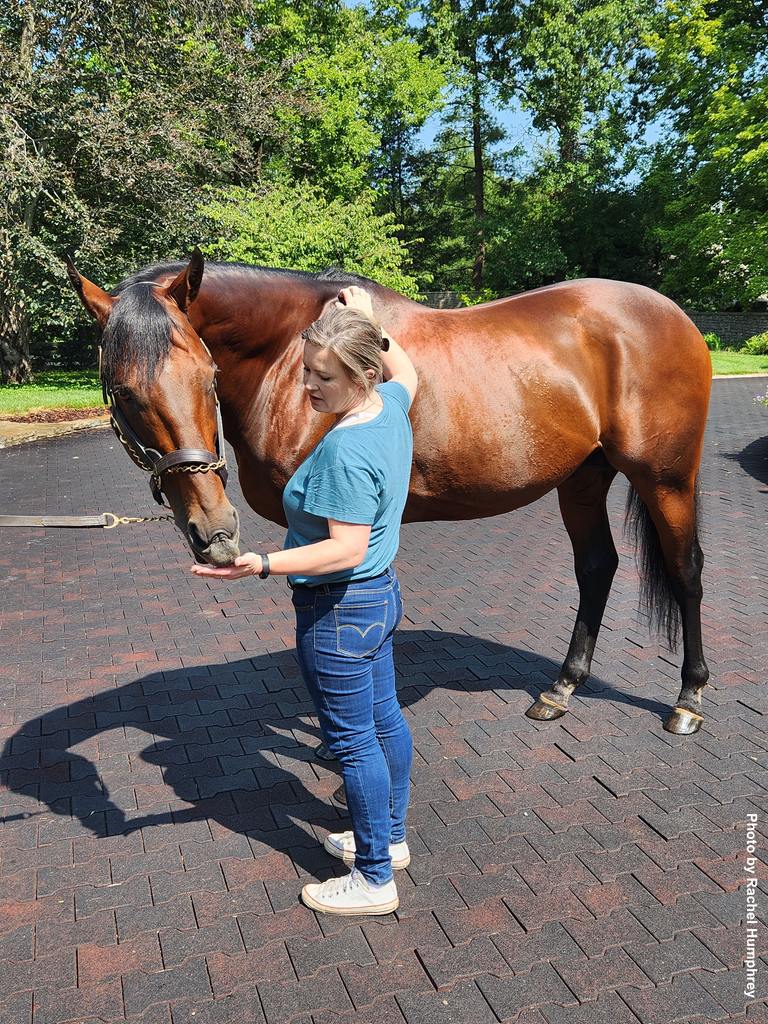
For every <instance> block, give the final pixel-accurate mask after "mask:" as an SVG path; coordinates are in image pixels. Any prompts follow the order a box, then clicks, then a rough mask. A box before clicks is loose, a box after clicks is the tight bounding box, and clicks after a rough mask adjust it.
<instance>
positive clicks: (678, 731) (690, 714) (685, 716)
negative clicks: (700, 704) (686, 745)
mask: <svg viewBox="0 0 768 1024" xmlns="http://www.w3.org/2000/svg"><path fill="white" fill-rule="evenodd" d="M703 722H704V717H703V715H698V714H696V712H695V711H686V709H685V708H672V711H671V712H670V714H669V717H668V718H667V720H666V721H665V722H664V728H665V729H666V730H667V732H673V733H674V734H675V735H676V736H692V735H693V734H694V733H695V732H698V731H699V729H700V728H701V726H702V724H703Z"/></svg>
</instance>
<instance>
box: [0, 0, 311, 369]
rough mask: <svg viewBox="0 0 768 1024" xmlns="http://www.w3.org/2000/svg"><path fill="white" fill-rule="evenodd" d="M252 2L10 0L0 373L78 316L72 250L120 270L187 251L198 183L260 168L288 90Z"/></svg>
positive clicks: (26, 363) (4, 71) (1, 178)
mask: <svg viewBox="0 0 768 1024" xmlns="http://www.w3.org/2000/svg"><path fill="white" fill-rule="evenodd" d="M256 8H258V0H221V2H220V3H217V4H216V5H214V4H213V3H207V2H205V0H193V2H192V3H190V4H187V5H183V7H181V8H180V7H179V5H177V4H176V3H174V2H172V0H156V2H153V3H151V4H143V3H141V4H139V5H138V6H137V5H135V4H133V3H128V2H127V0H106V2H100V3H96V2H95V0H92V2H85V3H76V2H74V0H67V2H64V3H62V4H59V5H57V6H55V7H51V6H50V5H48V4H46V3H45V2H44V0H11V3H10V4H9V5H7V6H6V7H5V8H4V11H3V13H2V15H0V145H1V146H2V148H3V151H4V152H5V153H6V154H7V158H6V160H5V161H4V164H3V166H2V170H0V256H2V264H3V267H2V271H0V285H2V286H3V287H2V298H0V302H1V303H2V310H1V311H2V314H3V316H2V326H1V327H0V379H5V380H21V379H23V378H24V377H25V376H27V375H28V374H29V370H30V362H31V351H32V349H33V348H34V346H35V345H36V344H37V345H42V344H44V342H45V340H46V338H47V337H48V336H49V335H54V336H56V335H58V336H61V335H62V333H63V330H62V328H63V327H66V328H67V329H68V330H69V331H71V329H72V325H74V324H75V323H77V322H79V319H80V315H81V314H80V311H79V310H78V308H77V303H76V302H75V301H74V299H73V297H72V295H71V290H70V289H68V288H67V287H66V285H65V284H64V274H63V269H62V266H61V257H62V255H63V254H64V253H65V252H67V251H71V252H76V253H77V254H78V256H79V258H80V259H81V261H82V262H83V263H85V264H86V265H87V266H88V267H89V270H90V271H91V273H92V274H93V275H94V276H95V277H97V279H99V280H104V281H113V282H114V281H116V280H117V279H119V278H120V277H121V276H123V275H124V274H125V273H126V272H127V271H128V270H130V269H133V268H134V267H135V266H136V265H137V264H139V263H141V262H148V261H150V260H152V259H156V258H157V257H158V256H159V255H163V256H165V255H167V254H169V253H173V254H176V253H178V252H180V251H184V250H186V249H187V248H188V246H189V244H190V240H191V239H195V237H196V231H195V219H194V209H195V205H196V193H197V191H198V189H199V187H200V185H201V183H203V182H206V181H218V182H237V181H240V180H248V179H250V178H251V177H252V176H254V175H255V174H257V173H258V167H259V164H260V160H261V157H262V152H263V147H264V145H265V142H266V141H267V140H270V139H276V138H279V137H280V131H281V129H280V125H279V123H278V120H277V117H276V113H277V111H278V110H279V109H280V108H281V107H282V106H285V105H286V104H287V102H288V94H287V92H286V89H285V86H284V84H283V83H284V79H285V77H286V73H287V67H286V64H285V62H272V63H270V62H269V61H265V59H264V58H262V57H261V56H260V54H259V46H258V45H257V44H258V42H259V40H258V37H257V36H256V35H255V34H254V32H253V28H252V25H253V23H254V12H255V9H256ZM291 104H292V106H294V107H296V106H298V105H299V101H297V99H296V98H292V99H291Z"/></svg>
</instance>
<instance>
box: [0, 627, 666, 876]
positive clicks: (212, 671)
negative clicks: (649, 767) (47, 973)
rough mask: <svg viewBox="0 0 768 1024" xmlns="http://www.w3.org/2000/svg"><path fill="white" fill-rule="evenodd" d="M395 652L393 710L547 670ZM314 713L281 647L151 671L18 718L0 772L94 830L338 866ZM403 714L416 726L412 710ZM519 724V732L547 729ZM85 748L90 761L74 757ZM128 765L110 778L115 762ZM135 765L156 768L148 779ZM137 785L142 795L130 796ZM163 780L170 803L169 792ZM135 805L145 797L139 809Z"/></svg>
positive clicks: (468, 650) (591, 691) (405, 648)
mask: <svg viewBox="0 0 768 1024" xmlns="http://www.w3.org/2000/svg"><path fill="white" fill-rule="evenodd" d="M395 662H396V665H397V666H398V675H397V688H398V696H399V699H400V703H401V705H402V706H403V708H404V709H405V708H408V709H410V708H413V707H414V706H415V705H417V704H418V702H419V701H420V700H421V699H422V698H423V697H424V696H425V695H426V694H428V693H429V692H430V691H431V690H433V689H434V688H435V687H437V686H440V687H441V688H444V689H448V690H455V691H464V692H468V693H473V694H477V693H483V692H487V691H491V690H494V691H497V692H498V693H502V694H503V692H504V691H505V690H506V691H508V692H509V693H510V694H513V693H514V692H515V691H518V692H525V693H527V694H528V696H529V697H530V699H531V700H534V699H535V698H536V696H538V694H539V693H540V692H541V690H542V689H544V688H545V687H546V686H548V685H549V683H550V682H551V681H552V680H553V679H555V678H556V676H557V673H558V671H559V667H560V666H559V664H556V663H555V662H554V661H552V660H551V659H549V658H546V657H544V656H542V655H539V654H536V653H535V652H532V651H530V650H522V649H518V648H515V647H509V646H506V645H504V644H500V643H498V642H495V641H490V640H487V639H480V638H477V637H472V636H467V635H465V634H454V633H449V632H441V631H432V630H417V631H411V632H407V633H401V634H400V635H399V636H397V637H396V653H395ZM441 666H442V668H441ZM446 666H447V667H446ZM425 669H427V671H425ZM579 694H580V696H582V695H583V696H586V697H589V698H593V699H602V700H611V701H616V702H618V703H626V704H631V705H633V706H634V707H640V708H643V709H645V710H647V711H650V712H652V713H656V714H658V715H662V714H663V713H665V712H666V711H668V708H667V707H666V706H665V705H663V704H661V703H659V702H658V701H655V700H652V699H646V698H640V697H637V696H636V695H632V696H631V697H629V696H627V695H626V694H624V693H622V692H621V691H619V690H616V689H615V688H614V687H613V686H611V685H610V684H609V683H606V682H605V681H603V680H601V679H600V678H598V677H592V678H591V679H590V681H589V682H588V683H587V684H585V685H584V686H583V687H582V688H581V689H580V691H579ZM314 716H315V712H314V707H313V705H312V703H311V700H310V697H309V694H308V692H307V691H306V688H305V686H304V683H303V680H302V679H301V676H300V672H299V668H298V664H297V662H296V658H295V652H293V651H283V652H279V653H273V654H264V655H260V656H256V657H248V658H243V659H242V660H241V661H238V662H229V663H223V664H213V665H209V666H202V667H199V668H194V669H177V670H173V671H167V672H157V673H152V674H149V675H145V676H142V677H141V678H138V679H136V680H134V681H132V682H129V683H127V684H125V685H123V686H120V687H117V688H114V689H110V690H107V691H104V692H103V693H99V694H96V695H95V696H93V697H89V698H85V699H83V700H79V701H76V702H74V703H72V704H68V705H63V706H61V707H58V708H55V709H53V710H51V711H49V712H47V713H45V714H43V715H40V716H39V717H36V718H33V719H31V720H29V721H28V722H26V723H25V724H24V725H22V726H21V727H20V728H19V729H18V730H17V731H16V732H15V733H14V734H13V735H12V736H11V737H10V738H9V739H8V740H7V741H6V744H5V747H4V749H3V752H2V754H1V755H0V778H5V780H6V786H7V789H8V790H9V791H10V793H12V794H17V795H18V797H19V798H21V800H20V801H19V806H23V805H28V801H29V798H32V799H34V800H37V802H38V803H40V804H42V805H44V806H45V807H46V808H47V809H48V811H49V812H52V813H53V814H56V815H63V816H65V817H69V818H71V819H76V820H77V821H79V823H80V825H81V826H82V827H83V829H84V830H86V832H87V833H90V834H92V835H93V836H95V837H98V838H106V837H108V836H118V835H128V834H130V833H132V832H135V831H137V830H138V829H150V828H152V827H153V826H162V825H170V826H175V825H179V824H182V823H190V822H203V821H206V820H208V821H216V822H218V823H219V824H220V825H221V826H222V827H223V828H225V829H228V830H230V831H232V832H239V833H242V834H243V835H244V836H246V837H248V838H249V841H251V843H252V845H253V843H257V844H259V845H260V846H262V847H271V848H272V849H276V850H289V851H290V854H291V857H292V859H293V861H294V864H295V866H296V868H297V869H301V870H303V871H305V872H307V873H312V874H316V875H320V876H322V875H323V874H325V875H328V874H331V873H333V867H337V866H338V865H337V864H335V862H333V861H332V858H330V856H328V855H327V854H325V853H324V851H322V848H320V847H318V842H317V836H316V835H315V834H314V832H313V828H312V826H313V825H314V824H322V825H324V826H326V827H327V828H328V829H329V830H331V831H333V830H334V829H336V828H337V827H338V825H339V823H340V821H342V820H343V821H346V817H345V812H344V811H343V810H340V809H337V808H336V807H335V806H334V805H333V804H332V803H330V802H329V800H328V796H329V795H330V793H331V791H332V790H333V789H334V788H335V787H336V785H337V784H338V781H339V780H338V778H336V775H337V771H338V769H337V767H336V765H335V763H332V762H326V761H323V762H321V761H318V760H317V759H316V757H315V753H314V748H315V746H316V743H317V741H318V740H319V733H318V730H317V728H316V726H315V725H314V724H313V723H314V721H316V719H315V717H314ZM424 718H425V719H426V721H425V723H424V727H425V728H426V726H427V725H430V724H432V719H431V716H430V715H429V714H427V713H425V715H424ZM410 720H411V723H412V725H413V726H414V727H416V728H418V729H420V728H422V726H421V725H420V724H419V715H418V711H416V713H415V714H414V716H413V717H412V718H411V719H410ZM525 721H526V726H530V727H531V728H538V729H541V728H552V727H551V726H540V725H538V724H534V723H532V722H528V720H525ZM446 724H447V722H446ZM123 730H129V731H130V732H131V733H135V732H136V731H140V732H144V733H146V735H147V737H148V738H149V742H148V744H147V745H146V746H145V747H144V749H143V750H141V751H140V753H139V754H138V759H137V758H136V754H135V753H134V752H135V751H136V750H137V749H138V747H139V745H140V744H139V743H137V740H136V736H135V735H126V734H125V732H124V731H123ZM76 748H82V751H80V750H78V749H76ZM95 749H98V755H99V756H98V767H97V765H96V764H95V763H94V762H93V761H91V760H90V758H89V757H88V756H87V755H88V753H89V752H90V751H92V750H95ZM129 759H130V762H129ZM129 763H130V770H129V771H128V772H127V773H126V774H127V779H126V782H127V786H123V787H122V788H121V781H122V779H121V769H122V771H124V772H125V769H126V767H127V766H128V765H129ZM142 765H143V766H154V767H155V768H159V769H160V773H161V776H160V777H158V773H157V772H156V771H154V770H153V768H152V767H148V768H147V767H144V768H143V767H142ZM143 775H146V776H149V778H143ZM108 779H109V780H110V781H111V784H112V785H113V792H112V793H110V788H109V784H108V781H107V780H108ZM144 782H148V783H149V784H148V785H147V786H146V793H147V794H149V795H147V796H145V799H144V800H143V801H137V796H136V789H137V790H138V791H139V792H145V790H144V789H143V788H142V786H143V783H144ZM305 782H306V784H305ZM134 787H135V788H134ZM168 787H170V789H171V790H172V792H173V793H174V794H175V798H176V799H175V800H172V799H171V800H169V799H168V797H169V794H168ZM118 794H119V795H118ZM153 795H155V804H154V806H152V805H151V802H152V796H153ZM142 802H143V803H145V804H147V803H149V804H150V806H148V807H145V808H144V810H143V813H142V809H141V803H142ZM174 804H176V806H174ZM4 807H5V810H6V811H7V812H8V813H6V814H5V817H0V823H10V822H12V821H19V820H22V819H25V818H28V817H31V816H33V815H35V814H45V811H34V810H33V811H29V810H21V811H18V810H17V808H14V801H13V797H11V798H10V799H9V800H6V801H4ZM344 827H346V826H344Z"/></svg>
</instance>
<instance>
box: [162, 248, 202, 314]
mask: <svg viewBox="0 0 768 1024" xmlns="http://www.w3.org/2000/svg"><path fill="white" fill-rule="evenodd" d="M204 266H205V261H204V260H203V254H202V253H201V252H200V250H199V249H198V247H197V246H195V248H194V249H193V250H192V252H191V253H190V256H189V263H188V264H187V266H186V267H185V268H184V269H183V270H182V272H181V273H180V274H179V275H178V277H176V278H174V280H173V281H171V283H170V284H169V285H168V287H167V288H166V294H167V295H168V296H169V297H170V298H172V299H173V301H174V302H175V303H176V305H177V306H178V307H179V309H180V310H181V311H182V313H186V311H187V306H189V305H191V304H192V303H193V302H194V301H195V299H196V298H197V293H198V292H199V291H200V285H201V283H202V280H203V268H204Z"/></svg>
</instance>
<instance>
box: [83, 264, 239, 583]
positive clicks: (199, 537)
mask: <svg viewBox="0 0 768 1024" xmlns="http://www.w3.org/2000/svg"><path fill="white" fill-rule="evenodd" d="M67 272H68V274H69V278H70V281H71V282H72V285H73V286H74V288H75V291H76V292H77V294H78V295H79V297H80V300H81V302H82V303H83V305H84V306H85V308H86V309H87V310H88V312H89V313H90V314H91V315H92V316H93V317H94V318H95V319H96V321H97V322H98V324H99V326H100V328H101V331H102V338H101V362H100V375H101V383H102V388H103V392H104V398H105V401H106V402H107V403H108V404H109V406H110V412H111V414H112V426H113V428H114V430H115V433H116V434H117V436H118V438H119V439H120V441H121V443H122V444H123V445H124V447H125V448H126V450H127V452H128V454H129V455H130V456H131V458H132V459H133V461H134V462H135V463H136V464H137V465H138V466H140V467H141V468H142V469H145V470H147V471H148V472H149V473H151V486H152V493H153V495H154V497H155V499H156V500H157V501H158V502H160V503H162V502H163V498H165V499H167V502H168V505H169V507H170V508H171V510H172V512H173V515H174V519H175V521H176V524H177V526H178V527H179V529H180V530H181V532H182V533H183V534H184V536H185V538H186V540H187V542H188V544H189V546H190V548H191V549H192V553H193V554H194V556H195V558H196V559H197V561H198V562H207V563H209V564H211V565H230V564H231V563H232V561H233V560H234V558H235V557H236V556H237V555H238V554H239V520H238V515H237V511H236V510H235V509H234V507H233V506H232V505H231V504H230V502H229V501H228V500H227V498H226V495H225V493H224V487H225V485H226V473H227V470H226V458H225V454H224V437H223V432H222V427H221V416H220V413H219V403H218V399H217V396H216V372H217V367H216V366H215V364H214V362H213V359H212V357H211V353H210V352H209V351H208V348H207V347H206V345H205V343H204V341H203V340H202V338H200V336H199V335H198V334H197V333H196V332H195V331H194V330H193V328H192V325H191V324H190V322H189V319H188V317H187V311H188V309H189V307H190V306H191V304H192V303H193V302H194V301H195V299H196V298H197V295H198V292H199V290H200V284H201V282H202V278H203V257H202V254H201V253H200V251H199V250H197V249H196V250H195V251H194V252H193V254H192V257H191V259H190V261H189V264H188V265H187V266H186V267H184V269H183V270H182V271H181V272H180V273H179V274H178V275H177V276H176V277H174V278H173V280H171V281H170V282H166V281H163V282H159V281H156V280H150V279H142V275H141V274H139V275H135V276H134V277H132V278H128V279H127V280H126V281H124V282H122V283H121V284H120V285H118V286H117V288H115V289H114V291H113V292H112V293H108V292H105V291H103V290H102V289H101V288H99V287H98V285H95V284H93V283H92V282H90V281H88V280H87V279H86V278H84V277H82V276H81V275H80V274H79V273H78V271H77V270H76V269H75V267H74V265H73V264H72V263H71V262H68V263H67Z"/></svg>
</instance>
